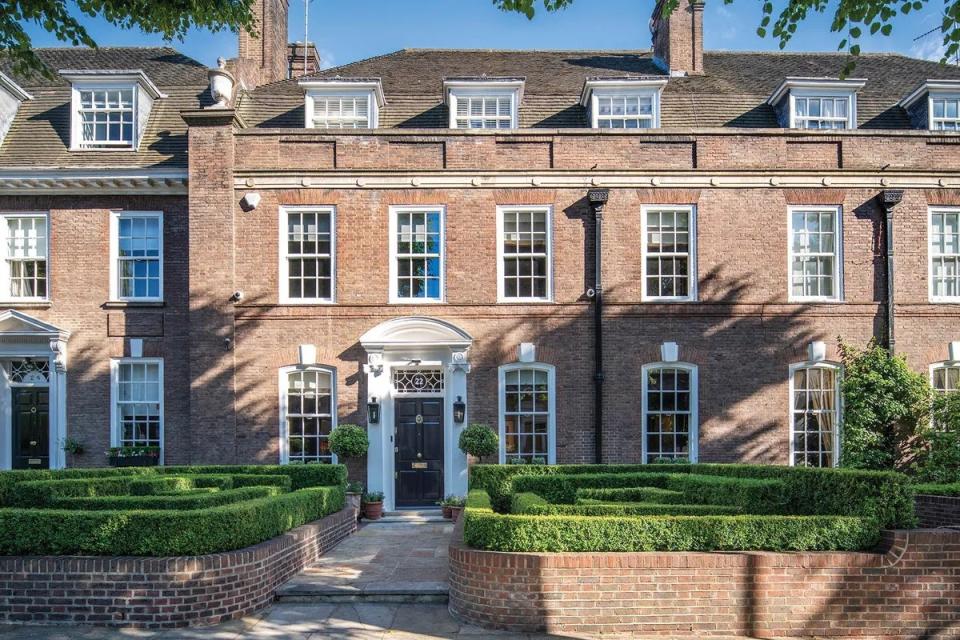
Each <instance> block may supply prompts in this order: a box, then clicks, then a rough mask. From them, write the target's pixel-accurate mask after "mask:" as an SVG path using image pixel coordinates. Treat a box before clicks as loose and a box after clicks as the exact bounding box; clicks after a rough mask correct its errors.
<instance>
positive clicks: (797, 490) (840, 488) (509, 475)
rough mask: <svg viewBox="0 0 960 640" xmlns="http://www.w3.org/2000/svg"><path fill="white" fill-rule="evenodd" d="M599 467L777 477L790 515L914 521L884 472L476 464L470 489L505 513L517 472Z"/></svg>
mask: <svg viewBox="0 0 960 640" xmlns="http://www.w3.org/2000/svg"><path fill="white" fill-rule="evenodd" d="M601 468H602V470H603V471H604V472H606V473H611V474H616V473H665V474H684V473H686V474H698V475H715V476H729V477H738V478H753V479H766V480H779V481H780V482H782V483H783V487H782V495H781V500H780V503H781V504H782V505H783V511H784V512H785V513H788V514H790V515H838V514H840V515H849V516H860V517H864V518H872V519H875V520H876V521H877V522H878V523H879V524H880V525H881V526H882V527H885V528H911V527H913V526H915V524H916V517H915V515H914V507H913V495H914V493H913V488H912V487H911V486H910V483H909V479H908V478H907V476H905V475H903V474H899V473H894V472H888V471H861V470H857V469H820V468H811V467H785V466H774V465H745V464H657V465H639V464H634V465H602V467H601V466H599V465H474V466H472V467H471V468H470V488H471V489H484V490H486V492H487V493H488V494H489V497H490V502H491V505H492V506H493V508H494V509H495V510H496V511H498V512H501V513H506V512H507V511H509V509H510V500H511V495H512V493H513V492H514V488H513V484H514V482H515V481H516V480H517V479H518V478H519V477H526V476H547V475H558V474H561V475H574V474H597V473H598V471H600V470H601Z"/></svg>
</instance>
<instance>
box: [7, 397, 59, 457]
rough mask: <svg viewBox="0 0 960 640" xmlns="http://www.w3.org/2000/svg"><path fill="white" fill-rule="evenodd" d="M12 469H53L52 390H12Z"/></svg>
mask: <svg viewBox="0 0 960 640" xmlns="http://www.w3.org/2000/svg"><path fill="white" fill-rule="evenodd" d="M10 395H11V398H12V404H13V468H14V469H49V468H50V390H49V389H47V388H46V387H13V388H11V389H10Z"/></svg>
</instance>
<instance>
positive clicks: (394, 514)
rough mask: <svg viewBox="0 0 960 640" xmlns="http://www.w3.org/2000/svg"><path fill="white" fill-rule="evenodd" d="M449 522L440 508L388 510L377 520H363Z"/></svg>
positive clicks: (373, 522) (393, 522) (402, 522)
mask: <svg viewBox="0 0 960 640" xmlns="http://www.w3.org/2000/svg"><path fill="white" fill-rule="evenodd" d="M444 522H447V523H449V522H450V520H445V519H444V518H443V513H442V512H441V511H440V509H409V510H401V511H388V512H386V513H384V514H383V517H382V518H380V519H379V520H365V523H366V524H435V523H444Z"/></svg>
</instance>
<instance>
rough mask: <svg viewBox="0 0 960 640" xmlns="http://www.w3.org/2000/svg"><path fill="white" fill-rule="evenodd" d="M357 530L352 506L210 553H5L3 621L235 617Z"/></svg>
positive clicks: (157, 621)
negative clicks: (254, 541)
mask: <svg viewBox="0 0 960 640" xmlns="http://www.w3.org/2000/svg"><path fill="white" fill-rule="evenodd" d="M356 527H357V517H356V510H354V509H350V508H347V509H343V510H342V511H339V512H337V513H334V514H331V515H329V516H327V517H326V518H323V519H322V520H317V521H316V522H312V523H310V524H305V525H303V526H301V527H297V528H296V529H293V530H291V531H288V532H287V533H285V534H283V535H281V536H278V537H276V538H273V539H272V540H268V541H266V542H263V543H261V544H258V545H255V546H252V547H247V548H246V549H239V550H237V551H227V552H224V553H216V554H211V555H205V556H189V557H188V556H182V557H171V558H136V557H124V558H118V557H117V558H114V557H91V556H40V557H10V556H7V557H0V621H2V622H4V623H21V624H22V623H28V624H58V623H62V624H96V625H100V626H106V625H109V626H125V627H127V626H129V627H146V628H167V627H185V626H188V625H195V624H216V623H219V622H225V621H227V620H233V619H235V618H240V617H243V616H245V615H249V614H250V613H252V612H254V611H256V610H257V609H260V608H262V607H265V606H267V605H268V604H269V603H270V602H272V601H273V594H274V591H275V590H276V588H277V587H279V586H280V585H281V584H283V583H284V582H286V581H287V580H289V579H290V578H291V577H292V576H293V575H294V574H296V573H298V572H299V571H300V570H301V569H302V568H303V567H304V566H305V565H306V564H308V563H310V562H313V561H314V560H316V559H317V558H318V557H319V556H320V555H322V554H323V553H325V552H326V551H328V550H329V549H331V548H332V547H333V546H335V545H336V544H337V543H338V542H340V541H341V540H343V539H344V538H346V537H347V536H349V535H350V534H351V533H353V532H354V531H355V530H356Z"/></svg>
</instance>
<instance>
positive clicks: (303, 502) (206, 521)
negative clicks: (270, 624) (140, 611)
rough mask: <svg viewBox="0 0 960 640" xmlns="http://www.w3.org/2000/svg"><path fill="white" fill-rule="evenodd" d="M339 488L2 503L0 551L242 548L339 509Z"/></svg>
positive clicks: (172, 552) (164, 552) (176, 552)
mask: <svg viewBox="0 0 960 640" xmlns="http://www.w3.org/2000/svg"><path fill="white" fill-rule="evenodd" d="M344 503H345V493H344V487H343V486H342V485H338V486H326V487H308V488H305V489H301V490H299V491H294V492H291V493H285V494H283V495H280V496H275V497H265V498H259V499H255V500H247V501H244V502H237V503H234V504H229V505H225V506H220V507H212V508H207V509H196V510H192V511H189V510H187V511H169V510H160V511H151V510H131V511H92V510H91V511H75V510H63V509H17V508H7V509H3V510H2V512H0V513H2V517H0V555H88V554H92V555H111V556H118V555H119V556H122V555H130V556H180V555H184V556H193V555H202V554H206V553H215V552H219V551H229V550H232V549H240V548H242V547H248V546H250V545H254V544H257V543H260V542H263V541H264V540H268V539H270V538H273V537H275V536H278V535H280V534H281V533H284V532H286V531H289V530H290V529H293V528H294V527H298V526H300V525H302V524H305V523H308V522H312V521H314V520H319V519H320V518H322V517H324V516H326V515H329V514H331V513H334V512H336V511H339V510H340V509H342V508H343V506H344Z"/></svg>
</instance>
